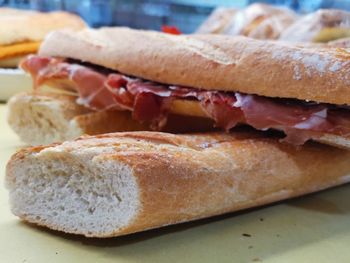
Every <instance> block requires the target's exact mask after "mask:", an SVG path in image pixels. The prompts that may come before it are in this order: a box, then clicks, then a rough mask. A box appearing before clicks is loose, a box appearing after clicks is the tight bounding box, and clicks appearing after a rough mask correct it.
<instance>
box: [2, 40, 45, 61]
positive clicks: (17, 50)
mask: <svg viewBox="0 0 350 263" xmlns="http://www.w3.org/2000/svg"><path fill="white" fill-rule="evenodd" d="M40 43H41V42H40V41H38V42H22V43H16V44H11V45H5V46H0V60H3V59H8V58H14V57H18V56H23V55H27V54H32V53H36V52H37V51H38V49H39V46H40Z"/></svg>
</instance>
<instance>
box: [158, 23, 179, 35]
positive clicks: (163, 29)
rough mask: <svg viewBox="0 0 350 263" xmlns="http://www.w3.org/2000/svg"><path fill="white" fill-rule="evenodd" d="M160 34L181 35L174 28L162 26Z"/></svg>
mask: <svg viewBox="0 0 350 263" xmlns="http://www.w3.org/2000/svg"><path fill="white" fill-rule="evenodd" d="M162 32H164V33H168V34H173V35H181V31H180V30H179V29H178V28H177V27H176V26H167V25H162Z"/></svg>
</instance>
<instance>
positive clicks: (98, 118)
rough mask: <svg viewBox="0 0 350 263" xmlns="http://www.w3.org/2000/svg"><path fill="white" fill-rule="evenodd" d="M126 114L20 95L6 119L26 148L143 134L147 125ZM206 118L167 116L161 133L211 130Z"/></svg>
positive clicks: (72, 99) (66, 98)
mask: <svg viewBox="0 0 350 263" xmlns="http://www.w3.org/2000/svg"><path fill="white" fill-rule="evenodd" d="M131 114H132V113H131V112H129V111H116V110H114V111H108V110H106V111H92V110H90V109H88V108H86V107H84V106H81V105H79V104H77V103H76V96H70V95H67V94H66V95H64V94H58V93H52V92H48V93H40V94H38V93H20V94H17V95H15V96H13V97H12V98H11V99H10V100H9V102H8V112H7V120H8V123H9V125H10V127H11V128H12V129H13V130H14V131H15V132H16V134H17V135H18V136H19V137H20V139H21V140H22V141H23V142H25V143H28V144H29V145H40V144H48V143H52V142H62V141H66V140H72V139H76V138H77V137H79V136H81V135H84V134H88V135H96V134H103V133H110V132H120V131H147V130H150V126H149V125H148V124H147V123H140V122H138V121H136V120H134V119H133V118H132V117H131ZM213 130H214V125H213V122H212V121H211V120H209V119H206V118H201V117H194V116H185V115H175V114H172V115H170V116H169V120H168V122H167V124H166V126H165V127H164V131H165V132H172V133H181V132H182V133H183V132H195V131H213Z"/></svg>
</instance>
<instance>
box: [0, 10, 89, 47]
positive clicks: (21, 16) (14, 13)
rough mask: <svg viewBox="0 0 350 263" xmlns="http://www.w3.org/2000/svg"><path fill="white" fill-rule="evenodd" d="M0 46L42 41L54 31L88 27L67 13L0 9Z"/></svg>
mask: <svg viewBox="0 0 350 263" xmlns="http://www.w3.org/2000/svg"><path fill="white" fill-rule="evenodd" d="M0 24H1V25H6V26H2V27H1V28H0V36H1V37H0V45H10V44H14V43H19V42H30V41H33V42H37V41H42V40H43V39H44V38H45V36H46V35H47V34H48V33H49V32H51V31H52V30H57V29H63V28H71V29H73V30H79V29H82V28H84V27H86V24H85V22H84V21H83V20H82V19H81V18H80V17H79V16H77V15H74V14H71V13H67V12H61V11H60V12H50V13H41V12H36V11H27V10H18V9H11V8H1V9H0Z"/></svg>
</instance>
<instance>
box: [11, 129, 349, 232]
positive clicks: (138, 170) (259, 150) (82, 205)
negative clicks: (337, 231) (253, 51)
mask: <svg viewBox="0 0 350 263" xmlns="http://www.w3.org/2000/svg"><path fill="white" fill-rule="evenodd" d="M257 136H258V135H256V134H249V133H242V134H240V133H235V134H219V133H218V134H210V133H209V134H202V135H172V134H166V133H156V132H153V133H152V132H134V133H132V132H129V133H114V134H107V135H100V136H95V137H83V138H81V139H79V140H76V141H72V142H65V143H63V144H60V145H57V144H56V145H49V146H43V147H36V148H29V149H24V150H21V151H20V152H19V153H17V154H15V155H14V156H13V157H12V158H11V160H10V162H9V163H8V165H7V175H6V186H7V188H8V189H9V191H10V204H11V209H12V212H13V213H14V214H15V215H17V216H19V217H20V218H22V219H23V220H25V221H28V222H31V223H35V224H38V225H42V226H46V227H49V228H51V229H55V230H59V231H64V232H67V233H74V234H81V235H85V236H89V237H110V236H119V235H125V234H128V233H133V232H138V231H143V230H146V229H150V228H155V227H161V226H165V225H169V224H175V223H179V222H185V221H190V220H195V219H199V218H204V217H209V216H213V215H217V214H223V213H227V212H231V211H236V210H241V209H244V208H249V207H254V206H259V205H263V204H267V203H271V202H275V201H279V200H282V199H286V198H291V197H294V196H299V195H302V194H306V193H310V192H314V191H318V190H322V189H325V188H328V187H331V186H335V185H339V184H343V183H346V182H348V181H350V176H349V175H350V152H349V151H346V150H341V149H337V148H332V147H329V146H324V145H318V144H307V145H305V146H303V147H294V146H291V145H283V144H280V143H278V142H277V140H276V139H267V138H259V137H257Z"/></svg>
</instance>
